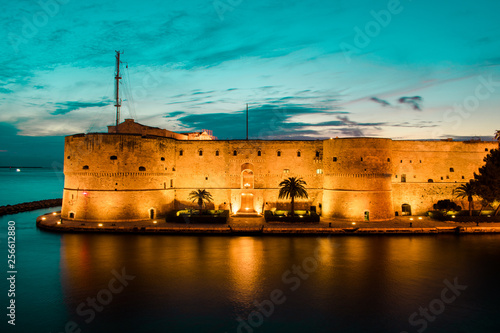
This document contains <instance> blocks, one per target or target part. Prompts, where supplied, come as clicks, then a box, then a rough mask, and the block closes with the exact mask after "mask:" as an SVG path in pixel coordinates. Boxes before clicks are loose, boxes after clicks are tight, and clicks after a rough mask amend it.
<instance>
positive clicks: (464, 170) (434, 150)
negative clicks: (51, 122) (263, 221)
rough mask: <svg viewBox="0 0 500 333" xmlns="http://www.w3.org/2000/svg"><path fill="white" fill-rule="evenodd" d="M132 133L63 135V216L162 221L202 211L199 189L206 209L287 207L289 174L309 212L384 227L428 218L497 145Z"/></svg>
mask: <svg viewBox="0 0 500 333" xmlns="http://www.w3.org/2000/svg"><path fill="white" fill-rule="evenodd" d="M129 122H130V121H129ZM125 123H126V122H125ZM125 123H123V124H125ZM121 125H122V124H120V125H119V126H121ZM128 125H130V124H128ZM128 125H127V126H128ZM141 126H142V125H141ZM131 128H132V129H130V130H128V131H125V130H124V129H122V128H119V133H114V132H116V129H115V128H114V127H113V128H110V133H90V134H86V135H84V134H79V135H73V136H68V137H66V142H65V165H64V174H65V185H64V195H63V207H62V218H63V219H75V220H82V221H100V222H117V221H135V220H147V219H159V218H162V217H164V216H165V215H166V214H167V213H168V212H169V211H171V210H174V209H181V208H187V207H190V208H195V207H196V205H195V204H193V203H191V202H190V201H188V194H189V193H190V192H191V191H193V190H197V189H206V190H208V191H209V192H210V193H211V194H212V196H213V198H214V202H213V203H212V204H209V206H208V207H209V208H215V209H230V210H231V211H232V212H233V213H238V212H239V213H251V212H255V213H262V211H263V210H267V209H275V208H277V209H287V208H289V203H288V201H282V200H278V191H279V188H278V184H279V183H280V182H281V181H282V180H283V179H285V178H287V177H303V178H304V180H305V181H306V183H307V191H308V193H309V199H308V200H298V202H297V205H296V207H297V209H310V207H311V206H312V207H315V209H316V210H317V211H318V212H321V213H322V216H323V217H327V218H332V217H333V218H340V219H346V220H364V219H369V220H370V221H377V220H386V219H391V218H394V216H395V215H396V214H397V215H402V214H407V213H409V212H410V210H411V213H412V214H414V215H415V214H423V213H425V212H426V211H427V210H429V209H432V205H433V204H434V203H436V202H437V201H438V200H441V199H452V198H453V196H452V191H453V189H454V188H456V187H457V186H458V185H460V183H463V182H467V181H468V180H469V179H471V178H473V173H474V172H477V170H478V168H479V167H480V166H481V165H483V158H484V157H485V156H486V154H488V151H489V150H490V149H494V148H497V147H498V143H497V142H481V141H473V142H455V141H396V140H391V139H378V138H341V139H339V138H336V139H329V140H311V141H283V140H272V141H271V140H269V141H268V140H248V141H247V140H211V139H213V137H212V136H211V134H208V133H207V132H200V133H190V134H188V133H186V134H178V133H174V132H170V131H166V132H165V134H162V133H160V132H158V133H156V132H155V131H149V132H148V131H145V132H144V131H143V130H141V132H140V134H134V133H133V132H134V131H136V129H134V128H135V127H134V126H132V127H131ZM153 129H154V128H153ZM154 130H158V129H154ZM150 133H153V134H150ZM171 133H174V134H171ZM175 134H178V135H182V137H177V138H176V136H175ZM200 136H201V137H200ZM459 204H460V205H461V206H464V204H465V203H462V202H459ZM403 205H405V207H404V208H403Z"/></svg>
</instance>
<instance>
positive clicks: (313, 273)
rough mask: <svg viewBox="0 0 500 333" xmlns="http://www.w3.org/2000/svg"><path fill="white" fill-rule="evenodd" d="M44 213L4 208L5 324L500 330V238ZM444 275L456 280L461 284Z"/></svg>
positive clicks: (45, 328) (32, 327) (119, 328)
mask: <svg viewBox="0 0 500 333" xmlns="http://www.w3.org/2000/svg"><path fill="white" fill-rule="evenodd" d="M16 177H17V175H16ZM45 181H46V180H45ZM53 181H54V182H55V183H57V182H59V179H58V177H55V178H53ZM54 186H55V185H54ZM16 195H18V196H19V197H21V198H22V194H19V193H18V194H16ZM26 198H28V197H26ZM7 199H8V198H7ZM2 200H6V198H2ZM28 200H31V199H23V200H21V201H28ZM46 211H50V210H41V211H36V212H27V213H21V214H17V215H10V216H4V217H0V226H1V227H0V228H1V229H0V235H1V238H0V239H1V243H0V244H2V245H1V249H2V252H3V253H5V255H4V256H3V258H4V259H3V260H5V264H4V265H2V267H4V276H6V275H7V274H6V271H7V269H6V263H7V258H6V257H7V247H6V242H7V222H8V221H9V220H13V221H15V222H16V232H17V235H16V243H17V247H16V250H17V253H16V254H17V261H16V265H17V270H18V274H17V281H16V305H17V307H16V310H17V312H16V327H15V329H13V328H12V327H10V326H8V325H7V323H6V321H7V319H6V316H5V315H4V314H2V318H3V319H2V327H3V328H7V330H8V331H9V332H10V331H13V332H14V331H16V332H35V331H36V332H40V331H41V332H73V331H74V332H78V330H81V332H384V333H387V332H397V333H399V332H403V331H406V332H418V331H419V330H420V332H471V333H477V332H498V327H499V326H500V318H499V317H498V314H497V313H498V309H499V305H498V300H499V299H500V288H499V287H498V281H500V268H498V266H499V264H498V258H500V236H496V235H481V236H474V235H469V236H454V235H448V236H417V237H415V236H413V237H412V236H401V237H399V236H395V237H376V236H375V237H332V238H315V237H219V236H192V237H189V236H162V235H157V236H148V235H99V234H56V233H48V232H44V231H40V230H38V229H36V227H35V218H36V217H37V216H38V215H40V214H42V213H44V212H46ZM117 276H118V277H119V278H117ZM120 279H121V281H122V282H120ZM2 280H3V281H2V284H1V288H2V290H1V293H2V295H3V296H2V300H3V304H2V309H4V310H2V311H5V312H6V310H5V307H6V306H7V305H6V304H7V303H6V302H7V296H6V291H7V289H8V285H7V284H6V280H5V279H2ZM446 281H447V282H446ZM450 283H451V284H454V283H456V284H458V285H459V286H458V289H457V290H455V293H454V292H453V291H452V290H450V286H449V284H450ZM464 289H465V290H464ZM94 299H95V300H94ZM429 307H430V308H431V310H425V309H426V308H427V309H428V308H429ZM420 308H422V310H420ZM420 311H423V312H420ZM425 311H428V312H427V313H425ZM433 312H434V313H433ZM410 318H411V319H412V321H413V325H412V324H410V322H409V319H410ZM424 328H425V329H424ZM2 332H5V330H4V329H2Z"/></svg>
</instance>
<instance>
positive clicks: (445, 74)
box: [0, 0, 500, 165]
mask: <svg viewBox="0 0 500 333" xmlns="http://www.w3.org/2000/svg"><path fill="white" fill-rule="evenodd" d="M2 9H3V10H2V12H1V13H0V24H1V25H2V29H1V31H2V33H3V38H1V39H0V44H1V45H0V59H1V60H0V129H2V133H1V134H0V137H1V138H2V140H1V142H0V165H11V164H19V163H35V162H34V161H33V160H36V161H40V163H42V161H43V163H42V164H44V165H47V163H49V162H50V161H52V160H54V159H58V158H59V157H60V156H62V146H63V139H62V138H63V136H65V135H71V134H75V133H82V132H95V131H105V130H106V126H107V125H111V124H113V122H114V112H115V110H114V107H113V100H112V99H113V74H114V61H115V59H114V51H115V50H123V51H124V54H123V56H122V60H123V62H124V64H123V66H124V73H123V78H124V79H123V82H122V91H123V95H122V98H123V100H124V103H123V105H124V106H123V108H122V114H123V117H122V119H123V118H130V117H133V118H135V119H136V120H137V121H139V122H141V123H144V124H147V125H151V126H157V127H162V128H167V129H170V130H174V131H190V130H200V129H205V128H206V129H211V130H213V131H214V135H216V136H217V137H219V138H220V139H226V138H234V139H238V138H244V136H245V115H244V108H245V104H246V103H249V104H250V134H251V137H253V138H262V139H264V138H279V139H287V138H294V139H297V138H308V139H315V138H328V137H336V136H339V137H350V136H373V137H389V138H394V139H441V138H447V137H454V138H457V139H468V138H471V137H477V136H479V137H484V138H488V139H491V138H492V135H493V133H494V131H495V130H497V129H499V128H500V125H499V123H500V113H499V112H498V111H499V110H498V108H499V100H500V94H499V92H500V67H499V64H500V55H499V51H500V36H499V35H500V23H499V22H500V21H499V20H498V13H499V12H500V4H499V2H498V1H486V0H477V1H473V2H472V1H461V2H457V1H447V0H443V1H428V0H418V1H417V0H413V1H410V0H402V1H395V0H390V1H368V0H351V1H314V0H313V1H293V0H289V1H264V0H252V1H248V0H215V1H213V0H203V1H201V0H199V1H198V0H197V1H149V0H144V1H120V2H117V1H107V0H102V1H94V0H87V1H76V0H41V1H27V0H18V1H15V2H14V1H11V2H7V1H4V3H3V4H2ZM127 64H128V68H125V66H126V65H127ZM37 163H38V162H36V163H35V164H37ZM49 164H50V163H49Z"/></svg>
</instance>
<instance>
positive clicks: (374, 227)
mask: <svg viewBox="0 0 500 333" xmlns="http://www.w3.org/2000/svg"><path fill="white" fill-rule="evenodd" d="M410 219H413V220H410ZM187 222H188V223H169V222H165V221H164V220H156V223H155V221H153V220H146V221H134V222H120V223H114V224H112V223H98V222H83V221H67V220H64V221H61V218H60V214H59V212H55V213H49V214H46V215H42V216H39V217H38V218H37V226H38V227H39V228H41V229H45V230H50V231H56V232H103V233H120V232H121V233H148V234H159V233H162V234H163V233H164V234H221V235H245V234H246V235H266V234H270V235H280V234H281V235H298V234H301V235H330V234H338V235H370V234H440V233H500V223H479V226H477V225H476V223H453V222H440V221H435V220H432V219H430V218H428V217H424V216H411V217H397V218H395V219H394V220H390V221H381V222H365V221H356V222H347V221H339V220H333V219H321V222H319V223H281V222H270V223H266V222H265V220H264V218H263V217H230V219H229V222H228V224H191V223H189V221H187ZM410 223H411V226H410Z"/></svg>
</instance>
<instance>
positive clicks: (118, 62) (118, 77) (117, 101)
mask: <svg viewBox="0 0 500 333" xmlns="http://www.w3.org/2000/svg"><path fill="white" fill-rule="evenodd" d="M115 52H116V76H115V80H116V86H115V92H116V96H115V97H116V103H115V106H116V133H118V124H119V123H120V107H121V106H122V105H121V104H122V101H121V100H120V79H121V76H120V51H115Z"/></svg>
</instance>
